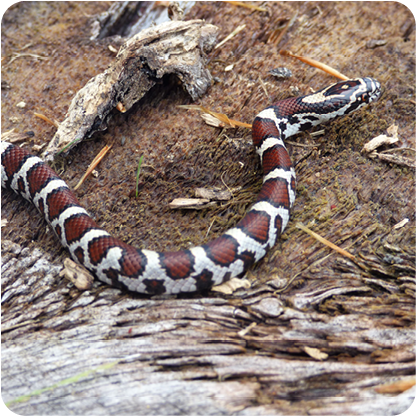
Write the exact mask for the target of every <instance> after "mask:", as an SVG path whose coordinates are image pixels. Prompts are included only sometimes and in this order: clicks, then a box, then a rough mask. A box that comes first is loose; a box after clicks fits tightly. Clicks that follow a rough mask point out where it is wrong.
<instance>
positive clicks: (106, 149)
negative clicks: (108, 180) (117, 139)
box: [74, 145, 113, 190]
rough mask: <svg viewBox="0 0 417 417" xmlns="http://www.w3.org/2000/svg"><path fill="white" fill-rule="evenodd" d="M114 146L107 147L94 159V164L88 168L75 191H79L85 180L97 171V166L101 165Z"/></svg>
mask: <svg viewBox="0 0 417 417" xmlns="http://www.w3.org/2000/svg"><path fill="white" fill-rule="evenodd" d="M112 146H113V145H110V146H109V145H106V146H105V147H104V148H103V149H102V150H101V151H100V152H99V153H98V154H97V156H96V157H95V158H94V159H93V162H91V164H90V165H89V166H88V168H87V171H86V172H85V174H84V175H83V176H82V178H81V179H80V181H78V184H77V185H76V186H75V187H74V190H77V189H78V188H80V187H81V185H82V184H83V183H84V181H85V179H86V178H87V177H88V176H89V175H90V174H91V173H92V172H93V171H94V170H95V169H96V167H97V165H98V164H99V163H100V161H101V160H102V159H103V158H104V156H105V155H106V154H107V152H108V151H109V150H110V149H111V148H112Z"/></svg>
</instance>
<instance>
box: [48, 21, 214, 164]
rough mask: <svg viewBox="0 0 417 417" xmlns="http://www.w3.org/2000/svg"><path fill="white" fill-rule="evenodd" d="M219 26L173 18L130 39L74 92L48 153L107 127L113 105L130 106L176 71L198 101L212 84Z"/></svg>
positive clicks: (70, 145)
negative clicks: (209, 55) (210, 65)
mask: <svg viewBox="0 0 417 417" xmlns="http://www.w3.org/2000/svg"><path fill="white" fill-rule="evenodd" d="M217 30H218V29H217V27H215V26H213V25H209V24H206V23H204V21H202V20H190V21H187V22H181V21H172V22H166V23H162V24H160V25H158V26H156V27H151V28H149V29H145V30H143V31H142V32H140V33H139V34H137V35H135V36H133V37H132V38H130V39H129V40H127V41H126V42H125V43H124V44H123V45H122V46H121V48H120V50H119V53H118V54H117V57H116V59H115V61H114V63H113V64H112V65H110V67H109V68H108V69H107V70H106V71H104V72H103V73H101V74H98V75H96V76H95V77H94V78H92V79H91V80H90V81H89V82H88V83H87V84H86V85H85V87H84V88H82V89H81V90H80V91H78V93H77V94H76V95H75V97H74V98H73V100H72V102H71V105H70V107H69V110H68V113H67V115H66V118H65V120H64V121H63V122H62V123H60V125H59V128H58V130H57V132H56V133H55V136H54V137H53V139H52V141H51V142H50V144H49V146H48V148H47V150H46V152H45V156H47V157H48V158H51V157H53V156H54V155H55V154H56V153H58V152H61V151H65V152H67V151H68V150H70V149H71V148H72V147H73V146H75V145H76V144H77V143H78V142H80V141H82V140H83V139H85V138H87V137H89V136H91V135H92V134H93V133H94V132H96V131H98V130H105V129H106V127H107V121H108V118H109V116H110V113H111V111H112V110H113V109H114V108H116V107H119V108H122V109H123V111H127V110H129V109H130V108H131V107H132V106H133V105H134V104H135V103H136V102H137V101H138V100H140V99H141V98H142V97H143V96H144V95H145V94H146V92H147V91H149V89H150V88H151V87H153V86H154V85H155V84H156V83H157V82H158V81H159V80H161V79H162V77H163V76H164V75H166V74H175V75H176V76H177V77H178V78H179V79H180V80H181V82H182V83H183V86H184V88H185V89H186V90H187V91H188V93H189V94H190V96H191V97H192V99H193V100H196V99H197V98H198V97H200V96H201V95H202V94H204V93H205V91H206V90H207V88H208V87H209V86H210V85H211V81H212V78H211V75H210V72H209V71H208V69H207V68H206V67H205V59H204V54H205V53H206V52H208V51H210V50H211V48H212V47H213V46H214V44H215V41H216V35H217Z"/></svg>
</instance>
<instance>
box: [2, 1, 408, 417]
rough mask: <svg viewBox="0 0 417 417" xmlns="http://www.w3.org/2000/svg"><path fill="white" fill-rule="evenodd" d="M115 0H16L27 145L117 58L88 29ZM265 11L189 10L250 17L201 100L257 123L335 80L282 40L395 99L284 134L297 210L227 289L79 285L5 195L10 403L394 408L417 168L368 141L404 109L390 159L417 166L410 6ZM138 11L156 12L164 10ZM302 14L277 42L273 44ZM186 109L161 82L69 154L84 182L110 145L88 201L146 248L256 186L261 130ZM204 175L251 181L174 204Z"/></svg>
mask: <svg viewBox="0 0 417 417" xmlns="http://www.w3.org/2000/svg"><path fill="white" fill-rule="evenodd" d="M161 3H162V4H161ZM246 4H252V3H246ZM253 4H255V3H253ZM110 5H111V2H22V3H17V4H15V5H13V6H12V7H11V8H10V9H9V10H8V11H7V12H6V14H5V15H4V16H3V20H2V112H1V124H2V132H3V133H4V132H6V131H9V130H11V129H15V132H18V133H22V134H26V135H27V138H28V139H27V141H26V147H27V148H28V149H31V150H32V151H36V149H38V148H37V147H36V146H39V145H44V144H46V143H48V142H49V140H51V139H52V137H53V135H54V132H55V130H56V128H55V127H54V126H52V125H50V124H48V123H46V122H45V121H44V120H42V119H40V118H39V117H36V116H35V115H34V113H39V114H43V115H45V116H47V117H49V118H50V119H53V120H54V119H56V120H57V121H62V120H63V119H64V117H65V114H66V111H67V109H68V107H69V104H70V102H71V99H72V97H73V96H74V95H75V93H76V92H77V91H78V90H79V89H80V88H82V87H83V86H84V85H85V83H86V82H87V81H88V80H89V79H90V78H91V77H93V76H95V75H96V74H98V73H100V72H102V71H104V70H105V69H106V67H107V66H108V65H109V64H110V63H111V62H112V60H113V59H114V57H115V53H114V52H112V50H111V49H114V48H116V49H117V48H118V47H119V46H120V44H121V40H120V37H118V35H117V33H115V34H111V36H108V37H104V38H103V39H100V40H91V39H90V38H91V36H92V22H93V21H94V19H95V16H97V15H98V14H100V13H103V12H105V11H106V10H107V9H108V8H109V6H110ZM256 5H257V6H259V7H260V8H262V9H263V10H256V9H250V8H245V7H239V6H236V5H232V4H228V3H226V2H207V3H206V2H196V4H195V5H194V6H193V7H192V8H191V10H190V11H189V12H188V14H187V15H186V19H187V20H189V19H205V20H206V22H207V23H211V24H214V25H216V26H218V27H219V35H218V40H219V41H221V40H223V39H224V38H225V37H226V36H227V35H229V34H230V33H231V32H232V31H233V30H235V29H236V28H237V27H238V26H239V25H242V24H244V25H245V27H244V29H243V30H242V31H240V32H239V33H238V34H237V35H236V36H234V37H233V38H232V39H230V40H229V41H227V42H226V43H224V45H223V46H221V47H219V48H217V49H215V50H214V51H212V52H211V53H210V54H209V55H208V68H209V70H210V72H211V74H212V76H213V78H214V83H213V85H212V87H211V88H210V89H209V91H208V92H207V93H206V94H205V95H204V96H203V97H202V98H201V99H200V100H198V101H197V102H196V103H195V104H201V105H203V106H205V107H207V108H209V109H212V110H213V111H216V112H220V113H224V114H226V115H227V116H228V117H230V118H232V119H235V120H239V121H242V122H246V123H251V122H252V120H253V118H254V117H255V115H256V114H257V113H258V112H259V111H261V110H262V109H263V108H265V107H266V106H267V105H269V104H271V103H273V102H275V101H277V100H279V99H282V98H285V97H289V96H292V95H296V94H308V93H310V92H311V91H314V90H317V89H319V88H321V87H324V86H326V85H328V84H330V83H332V82H334V81H335V79H334V78H333V77H331V76H330V75H328V74H325V73H324V72H322V71H319V70H317V69H316V68H312V67H311V66H308V65H306V64H303V63H301V62H300V61H298V60H294V59H291V58H288V57H284V56H282V55H280V54H279V51H280V50H282V49H285V50H290V51H291V52H293V53H295V54H298V55H303V56H307V57H310V58H314V59H316V60H318V61H321V62H323V63H326V64H328V65H331V66H332V67H334V68H336V69H337V70H338V71H340V72H342V73H343V74H346V75H347V76H349V77H357V76H372V77H374V78H376V79H378V80H379V81H380V82H381V84H382V85H383V88H384V94H383V96H382V98H381V99H380V100H379V101H378V102H376V103H373V104H372V105H371V106H369V107H367V108H366V109H364V110H361V111H359V112H357V113H354V114H352V115H350V116H348V117H345V118H343V119H340V120H337V121H334V122H332V123H331V124H328V125H325V126H320V128H319V129H316V130H322V129H324V132H323V133H322V134H320V135H317V136H312V135H311V134H310V133H303V134H301V135H298V136H297V137H295V138H291V142H292V144H290V145H289V150H290V153H291V156H292V159H293V161H294V164H295V168H296V172H297V181H298V184H297V200H296V203H295V207H294V210H293V213H292V217H291V220H290V224H289V226H288V228H287V229H286V231H285V234H284V235H283V236H282V238H281V240H280V241H279V242H278V243H277V245H276V246H275V247H274V249H273V250H272V251H271V252H270V253H269V254H268V255H267V256H266V258H265V259H264V260H263V261H261V262H260V263H258V264H257V265H255V266H254V267H253V268H252V269H251V270H250V271H249V273H248V276H247V278H248V279H249V280H250V282H251V283H252V287H251V288H250V289H246V290H239V291H237V292H236V293H234V294H233V295H224V294H218V293H215V292H211V291H210V292H206V293H204V294H192V295H185V296H180V297H170V298H166V299H164V298H163V299H160V298H149V297H143V296H140V295H137V294H131V293H125V292H121V291H120V290H117V289H112V288H109V287H108V286H106V285H104V284H101V283H95V285H94V287H93V289H91V290H89V291H87V292H81V291H79V290H77V289H76V288H75V287H72V286H71V285H70V284H68V281H66V280H65V279H63V278H61V277H59V275H58V274H59V271H60V269H61V268H62V262H63V260H64V259H65V258H66V257H67V253H66V251H65V250H64V249H62V248H60V246H59V243H58V241H57V240H56V238H55V237H54V235H53V234H52V233H51V231H50V230H49V229H48V228H47V227H46V224H45V222H44V220H43V219H42V218H41V216H40V215H39V214H38V212H37V211H36V209H34V208H33V207H31V206H30V205H29V204H28V203H26V202H25V201H23V200H22V199H19V198H16V197H15V196H14V195H12V194H11V193H9V192H2V211H1V213H2V221H3V220H7V224H5V225H3V224H2V265H3V271H2V272H3V273H2V300H3V302H2V397H3V400H4V401H5V402H6V404H8V406H9V408H10V409H11V410H12V411H14V412H16V413H19V414H22V415H27V414H44V415H59V414H69V413H74V414H96V415H106V414H107V415H109V414H111V415H114V414H117V415H122V414H166V415H169V414H175V415H176V414H226V415H230V414H242V415H245V414H247V415H268V414H275V415H277V414H282V415H290V414H299V415H300V414H307V413H309V414H321V415H324V414H339V415H340V414H353V415H373V414H384V415H394V414H398V413H400V412H402V411H404V410H405V409H407V407H408V406H409V405H410V404H411V401H412V399H413V398H414V391H413V389H414V388H413V386H414V383H415V378H414V377H413V376H414V375H415V349H414V346H415V196H416V194H415V170H414V168H412V167H409V166H405V165H400V164H398V163H395V162H387V161H385V160H380V159H372V158H369V156H368V155H367V154H366V153H364V152H362V148H363V146H364V144H365V143H367V142H368V141H369V140H370V139H372V138H373V137H375V136H378V135H381V134H386V130H387V128H388V127H389V126H391V125H393V124H396V125H397V126H398V129H399V130H398V131H399V138H400V141H399V142H398V143H397V144H395V146H391V147H385V148H383V150H386V151H389V149H392V148H394V147H396V148H400V149H399V150H396V151H394V154H395V155H401V156H404V157H406V158H408V160H410V161H412V162H413V163H414V160H415V151H414V152H413V151H409V150H407V148H413V149H415V128H416V126H415V99H416V98H415V51H416V47H415V21H414V18H413V16H412V14H411V12H410V11H409V10H408V9H407V8H406V7H405V6H403V5H401V4H400V3H395V2H260V3H256ZM145 6H146V7H145ZM141 7H142V8H141V9H139V13H140V14H142V15H145V16H146V15H147V14H150V13H157V14H159V13H160V12H161V13H162V12H163V11H164V7H165V6H164V2H160V4H159V5H153V4H146V5H144V6H141ZM149 7H153V8H154V9H153V11H152V12H149V10H147V8H149ZM151 16H155V15H151ZM153 18H155V19H156V17H153ZM288 22H290V23H291V24H290V25H289V26H288V29H287V31H286V32H285V33H284V34H283V36H282V38H281V39H280V41H279V43H278V44H274V43H273V42H271V41H270V37H271V35H272V33H273V32H274V31H275V30H276V33H277V34H278V35H279V34H280V33H282V32H283V30H284V28H285V27H286V25H287V24H288ZM120 33H121V34H122V35H123V32H120ZM109 46H111V47H113V48H110V49H109ZM277 67H287V68H288V69H290V70H291V71H292V76H291V77H290V78H288V79H285V80H277V79H276V78H274V77H273V76H272V75H270V74H269V71H270V70H272V69H274V68H277ZM22 102H24V103H25V105H24V106H23V105H21V104H20V103H22ZM191 103H192V101H191V99H190V97H189V96H188V95H187V93H186V92H184V91H183V89H182V87H181V85H180V84H179V83H178V82H177V81H176V80H175V79H173V78H172V77H167V78H166V79H164V80H163V82H162V83H161V84H160V85H157V86H156V87H154V88H153V89H152V90H151V91H150V92H149V93H148V94H147V96H145V97H144V98H143V99H142V100H141V101H140V102H139V103H138V104H137V105H135V106H134V108H132V109H131V110H130V111H129V112H127V113H125V114H115V115H114V117H113V118H112V119H111V122H110V123H109V127H108V129H107V131H105V132H102V133H97V134H95V135H94V136H93V137H92V138H91V139H90V140H88V141H85V142H83V143H82V144H80V145H79V146H77V147H76V148H75V149H73V150H72V151H71V152H70V153H69V155H68V156H66V157H65V158H63V159H60V160H58V161H57V162H56V166H55V169H56V170H57V171H58V172H59V173H60V175H61V176H62V178H63V179H64V180H65V181H67V182H68V184H70V186H72V187H73V186H75V184H77V182H78V180H79V179H80V177H81V176H82V175H83V173H84V172H85V170H86V168H87V167H88V165H89V164H90V162H91V161H92V160H93V158H94V157H95V156H96V155H97V153H98V152H99V151H100V150H101V149H102V148H103V147H104V145H106V144H113V148H112V150H111V151H110V152H109V154H108V155H107V156H106V157H105V159H104V160H103V161H102V162H101V164H100V165H99V166H98V168H97V171H98V174H97V176H91V177H90V178H89V179H88V180H87V181H86V182H85V183H84V185H83V186H82V187H81V188H80V189H79V190H78V191H77V197H78V198H79V200H80V202H81V203H82V204H83V205H84V207H86V208H87V209H88V211H89V212H90V213H91V214H92V215H93V216H94V218H95V220H96V221H97V222H98V223H99V224H100V225H101V226H102V227H103V228H105V229H106V230H107V231H108V232H110V233H112V234H113V235H116V236H117V237H119V238H121V239H123V240H124V241H126V242H127V243H129V244H133V245H135V246H137V247H139V248H147V249H153V250H161V251H162V250H176V249H179V248H184V247H188V246H190V245H198V244H201V243H203V242H207V241H209V240H211V239H213V238H215V237H217V236H219V235H220V234H221V233H223V232H224V231H225V230H226V229H227V228H229V227H231V226H233V225H234V224H236V223H237V221H238V220H239V219H241V218H242V216H243V215H244V213H245V211H246V210H247V209H248V207H249V206H250V204H251V203H252V202H253V201H254V200H255V198H256V194H257V192H258V191H259V189H260V185H261V170H260V165H259V162H258V160H257V157H256V154H255V152H254V150H253V147H252V145H251V133H250V130H248V129H244V128H238V129H220V128H213V127H210V126H208V125H206V124H205V123H204V121H203V120H202V119H201V117H200V115H199V113H198V112H196V111H190V110H188V111H187V110H184V109H182V108H179V107H178V106H179V105H182V104H191ZM141 155H143V157H144V160H143V165H142V170H141V179H142V181H141V182H142V187H141V190H140V194H139V197H138V198H135V197H134V196H133V195H134V193H132V191H133V190H134V189H135V181H136V168H137V165H138V161H139V158H140V157H141ZM197 187H207V188H216V187H217V188H220V189H222V190H225V189H237V190H238V191H235V192H234V195H233V198H232V199H231V200H230V201H229V202H227V203H222V204H218V205H216V206H214V207H211V208H208V209H204V210H176V211H174V210H171V209H170V208H169V207H168V204H169V202H171V201H172V200H173V199H174V198H178V197H191V196H193V192H194V189H195V188H197ZM404 219H408V222H406V223H405V225H404V226H403V227H397V226H396V225H398V224H399V223H400V222H401V221H403V220H404ZM298 222H301V223H303V224H304V225H308V226H309V227H310V228H311V229H312V230H314V231H315V232H317V233H319V234H320V235H322V236H323V237H325V238H326V239H328V240H330V241H331V242H333V243H335V244H337V245H339V246H340V247H342V248H344V249H345V250H347V251H349V252H350V253H351V254H353V255H355V261H354V262H353V261H351V260H349V259H348V258H345V257H343V256H341V255H339V254H336V253H335V252H333V251H331V250H330V249H329V248H328V247H326V246H323V244H321V243H319V242H317V241H316V240H314V239H313V238H312V237H310V236H309V235H307V234H305V233H304V232H302V231H301V230H300V229H298V228H297V227H296V224H297V223H298ZM34 364H36V366H34Z"/></svg>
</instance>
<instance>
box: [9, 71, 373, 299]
mask: <svg viewBox="0 0 417 417" xmlns="http://www.w3.org/2000/svg"><path fill="white" fill-rule="evenodd" d="M380 94H381V86H380V84H379V83H378V81H376V80H374V79H372V78H357V79H353V80H347V81H342V82H338V83H336V84H333V85H331V86H329V87H326V88H324V89H322V90H320V91H317V92H316V93H313V94H309V95H307V96H303V97H293V98H288V99H286V100H282V101H279V102H278V103H275V104H274V105H272V106H270V107H268V108H266V109H265V110H263V111H261V112H260V113H259V114H258V115H257V116H256V118H255V120H254V122H253V126H252V129H253V130H252V135H253V143H254V145H255V148H256V152H257V153H258V155H259V157H260V159H261V163H262V167H263V172H264V179H263V185H262V188H261V190H260V192H259V195H258V197H257V199H256V201H255V203H254V204H253V206H252V207H251V208H250V210H249V211H248V212H247V213H246V215H245V217H244V218H243V219H242V220H241V221H240V222H239V223H238V224H236V226H235V227H233V228H232V229H230V230H228V231H226V232H225V233H224V234H223V235H222V236H220V237H218V238H217V239H214V240H213V241H211V242H209V243H207V244H205V245H201V246H196V247H194V248H191V249H185V250H181V251H178V252H163V253H158V252H154V251H149V250H146V249H136V248H134V247H133V246H130V245H127V244H126V243H124V242H122V241H121V240H119V239H117V238H115V237H112V236H111V235H110V234H109V233H107V232H106V231H105V230H103V229H101V228H100V227H99V226H98V225H97V224H96V223H95V222H94V221H93V219H92V218H91V217H90V215H89V214H88V213H87V211H86V210H85V209H84V208H82V207H81V206H80V204H79V202H78V200H77V198H76V197H75V195H74V194H73V192H72V191H71V190H70V189H69V187H68V186H67V184H66V183H65V182H64V181H63V180H62V179H61V178H59V177H58V175H57V174H56V173H55V172H54V171H53V170H52V169H51V168H49V166H48V165H47V164H45V163H44V162H43V161H42V160H41V159H40V158H38V157H36V156H33V155H31V154H30V153H29V152H27V151H26V150H24V149H22V148H20V147H18V146H16V145H13V144H10V143H7V142H2V143H1V184H2V187H5V188H9V189H12V190H13V191H14V192H16V193H17V194H20V195H21V196H23V197H24V198H25V199H27V200H29V201H30V202H32V203H33V204H34V205H35V206H36V207H37V208H38V210H39V211H40V212H41V213H42V215H43V216H44V217H45V219H46V221H47V222H48V224H49V225H50V226H51V227H52V229H53V230H54V232H55V234H56V235H57V236H58V238H59V240H60V241H61V244H62V245H63V246H64V247H65V248H67V249H68V251H69V252H70V254H71V257H72V258H73V259H74V260H75V261H77V262H79V263H80V264H81V265H83V266H85V267H86V268H87V269H88V270H90V271H91V272H92V273H93V274H95V275H96V276H97V277H98V278H99V279H100V280H101V281H104V282H106V283H108V284H110V285H113V286H117V287H121V288H125V289H128V290H131V291H137V292H139V293H145V294H162V293H168V294H178V293H184V292H193V291H200V290H203V289H207V288H211V287H212V286H213V285H218V284H221V283H223V282H225V281H227V280H229V279H230V278H232V277H242V276H243V275H244V274H245V272H246V270H247V269H248V268H249V267H250V266H251V265H252V264H254V263H255V262H258V261H259V260H260V259H262V258H263V257H264V256H265V254H266V253H267V251H268V250H269V249H270V248H272V247H273V246H274V245H275V242H276V240H277V239H278V238H279V236H280V235H281V234H282V232H283V231H284V229H285V227H286V226H287V223H288V220H289V217H290V211H291V208H292V206H293V204H294V200H295V172H294V169H293V167H292V163H291V160H290V157H289V155H288V152H287V150H286V148H285V145H284V140H285V139H286V138H288V137H289V136H292V135H295V134H296V133H298V132H300V131H303V130H306V129H309V128H311V127H312V126H316V125H318V124H320V123H323V122H327V121H329V120H331V119H333V118H335V117H337V116H344V115H346V114H348V113H350V112H352V111H354V110H357V109H359V108H361V107H363V106H364V105H366V104H368V103H370V102H371V101H374V100H376V99H377V98H378V97H379V96H380Z"/></svg>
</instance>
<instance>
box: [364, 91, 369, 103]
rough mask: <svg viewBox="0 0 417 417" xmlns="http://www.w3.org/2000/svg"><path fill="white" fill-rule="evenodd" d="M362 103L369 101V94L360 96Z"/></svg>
mask: <svg viewBox="0 0 417 417" xmlns="http://www.w3.org/2000/svg"><path fill="white" fill-rule="evenodd" d="M362 101H363V102H365V103H367V102H368V101H369V94H368V93H364V94H362Z"/></svg>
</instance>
